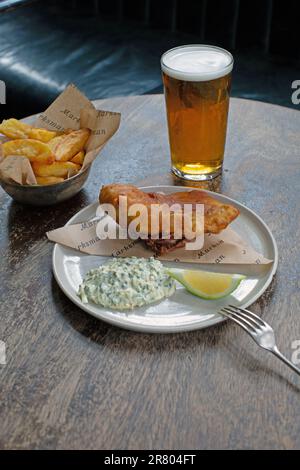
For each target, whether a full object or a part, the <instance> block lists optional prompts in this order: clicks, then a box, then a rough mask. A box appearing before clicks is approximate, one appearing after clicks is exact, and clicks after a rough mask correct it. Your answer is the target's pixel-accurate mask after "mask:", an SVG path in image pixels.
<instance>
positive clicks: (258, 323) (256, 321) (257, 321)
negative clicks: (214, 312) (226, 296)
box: [220, 305, 265, 332]
mask: <svg viewBox="0 0 300 470" xmlns="http://www.w3.org/2000/svg"><path fill="white" fill-rule="evenodd" d="M220 313H221V314H222V315H224V316H225V317H227V318H230V319H231V320H233V321H235V322H236V323H238V324H239V325H240V326H241V327H242V328H244V329H245V330H246V331H248V332H249V330H250V331H251V332H255V331H256V330H257V329H261V328H262V327H264V326H265V322H264V321H263V320H262V319H261V318H260V317H259V316H258V315H256V314H255V313H253V312H250V311H249V310H246V309H245V308H240V307H235V306H234V305H228V307H223V308H222V309H221V310H220Z"/></svg>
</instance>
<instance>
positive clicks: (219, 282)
mask: <svg viewBox="0 0 300 470" xmlns="http://www.w3.org/2000/svg"><path fill="white" fill-rule="evenodd" d="M167 274H168V275H169V276H170V277H172V278H173V279H176V281H178V282H180V284H182V285H183V286H184V287H185V288H186V289H187V290H188V291H189V292H190V293H191V294H194V295H197V296H198V297H201V299H206V300H214V299H221V298H222V297H226V296H227V295H229V294H231V293H232V292H233V291H234V290H235V289H236V288H237V287H238V285H239V284H240V282H241V281H242V280H243V279H245V278H246V276H243V275H241V274H223V273H212V272H208V271H193V270H188V269H167Z"/></svg>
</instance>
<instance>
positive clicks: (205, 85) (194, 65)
mask: <svg viewBox="0 0 300 470" xmlns="http://www.w3.org/2000/svg"><path fill="white" fill-rule="evenodd" d="M161 66H162V75H163V83H164V90H165V99H166V108H167V120H168V128H169V141H170V149H171V160H172V170H173V172H174V173H175V174H176V175H177V176H179V177H181V178H184V179H188V180H207V179H212V178H214V177H215V176H217V175H218V174H220V173H221V171H222V164H223V157H224V148H225V140H226V128H227V115H228V106H229V96H230V86H231V71H232V67H233V57H232V55H231V54H230V53H229V52H227V51H226V50H225V49H221V48H218V47H214V46H203V45H191V46H180V47H176V48H174V49H171V50H169V51H167V52H165V54H163V56H162V58H161Z"/></svg>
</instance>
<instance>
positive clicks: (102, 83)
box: [0, 1, 300, 117]
mask: <svg viewBox="0 0 300 470" xmlns="http://www.w3.org/2000/svg"><path fill="white" fill-rule="evenodd" d="M58 3H59V2H45V1H43V2H41V1H36V2H34V3H32V4H30V5H29V6H23V7H20V8H17V9H15V10H12V11H6V12H3V13H1V14H0V79H1V80H4V81H5V83H6V87H7V105H5V106H1V107H0V108H1V112H2V117H9V116H16V117H22V116H25V115H28V114H33V113H37V112H39V111H41V110H43V109H44V108H45V107H47V106H48V104H49V103H50V102H51V101H52V100H53V99H54V98H55V97H56V96H57V94H58V93H60V92H61V91H62V90H63V89H64V88H65V86H66V85H67V84H68V83H69V82H73V83H75V84H76V85H77V86H78V87H79V88H80V89H81V90H83V91H84V92H85V93H86V94H87V95H88V96H89V98H91V99H95V98H102V97H103V98H104V97H111V96H116V95H119V96H120V95H130V94H144V93H151V92H159V91H161V90H162V87H161V76H160V64H159V58H160V55H161V54H162V52H163V51H165V50H166V49H168V48H170V47H174V46H176V45H179V44H184V43H193V42H200V41H199V36H198V35H195V34H194V35H189V34H184V33H172V32H162V31H160V30H156V29H151V28H149V27H148V28H145V27H144V26H143V24H142V23H137V22H132V21H122V22H120V21H118V20H112V19H110V20H104V19H101V17H99V16H95V14H94V13H93V12H92V11H91V10H88V9H87V10H84V11H82V10H81V11H80V10H76V9H75V10H72V12H71V13H70V11H69V10H68V9H67V8H65V9H64V7H63V4H66V3H67V2H60V5H59V7H58V6H57V4H58ZM296 70H298V72H299V71H300V69H299V66H298V69H295V67H292V66H291V65H289V63H287V64H286V65H284V64H281V66H280V67H278V64H277V63H276V62H273V61H272V60H271V59H268V58H266V56H259V55H258V54H248V55H245V54H242V53H237V54H236V68H235V75H234V82H233V95H235V96H242V97H247V98H253V99H260V100H264V101H271V102H275V103H278V104H284V105H287V106H289V105H292V104H291V100H290V95H291V91H290V86H291V82H292V80H294V79H295V78H297V77H296V75H297V73H296ZM298 75H300V73H298Z"/></svg>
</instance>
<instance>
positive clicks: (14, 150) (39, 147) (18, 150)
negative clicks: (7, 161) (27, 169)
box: [2, 139, 54, 163]
mask: <svg viewBox="0 0 300 470" xmlns="http://www.w3.org/2000/svg"><path fill="white" fill-rule="evenodd" d="M2 155H3V156H4V157H7V156H8V155H20V156H24V157H27V158H28V159H29V160H30V161H31V162H43V163H52V162H53V161H54V156H53V154H52V152H51V150H50V148H49V147H48V145H46V144H44V143H43V142H40V141H38V140H33V139H16V140H10V141H8V142H4V143H3V144H2Z"/></svg>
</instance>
